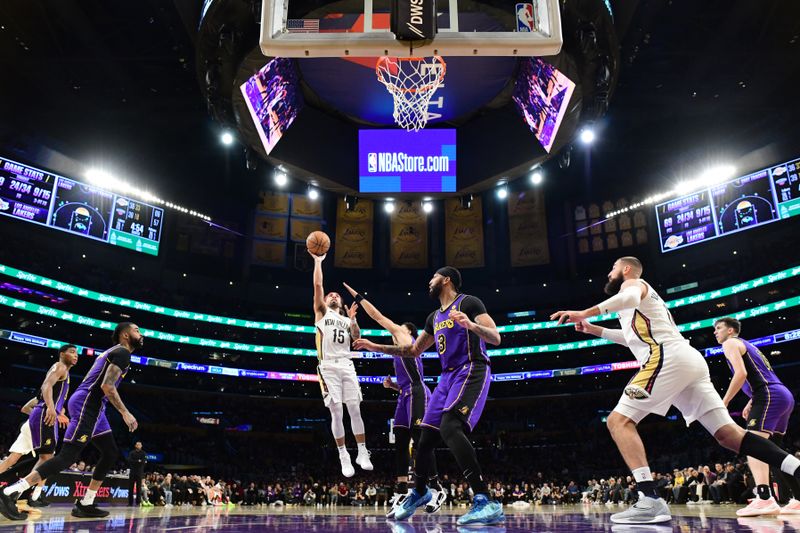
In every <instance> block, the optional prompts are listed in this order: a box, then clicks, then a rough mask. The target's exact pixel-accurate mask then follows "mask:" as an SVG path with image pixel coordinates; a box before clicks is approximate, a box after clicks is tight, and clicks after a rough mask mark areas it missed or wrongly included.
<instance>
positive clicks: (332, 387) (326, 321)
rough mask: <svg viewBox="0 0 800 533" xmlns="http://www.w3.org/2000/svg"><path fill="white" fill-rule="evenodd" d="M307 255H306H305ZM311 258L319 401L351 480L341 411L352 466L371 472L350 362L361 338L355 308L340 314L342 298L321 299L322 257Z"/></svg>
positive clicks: (357, 388)
mask: <svg viewBox="0 0 800 533" xmlns="http://www.w3.org/2000/svg"><path fill="white" fill-rule="evenodd" d="M309 253H310V252H309ZM311 257H313V258H314V325H315V326H316V328H317V357H318V358H319V365H318V366H317V374H318V375H319V384H320V387H321V388H322V399H323V401H324V402H325V407H327V408H328V409H329V410H330V412H331V430H332V431H333V438H334V440H335V441H336V446H337V447H338V448H339V461H341V463H342V474H343V475H344V476H345V477H352V476H353V475H354V474H355V469H354V468H353V463H352V462H351V461H350V454H349V453H348V452H347V448H346V447H345V439H344V407H343V406H345V405H346V406H347V413H348V414H349V415H350V427H351V428H352V429H353V435H354V436H355V438H356V443H357V444H358V456H357V457H356V464H358V466H360V467H361V468H363V469H364V470H372V468H373V467H372V462H371V461H370V459H369V451H367V444H366V442H367V439H366V435H364V421H363V420H362V419H361V387H360V386H359V384H358V376H357V375H356V369H355V367H354V366H353V361H352V360H351V358H352V356H353V352H352V350H351V347H352V344H353V341H354V340H355V339H358V338H359V337H361V330H360V329H359V327H358V322H356V311H357V310H358V304H357V303H354V304H353V305H352V306H350V307H347V306H345V307H344V309H345V311H346V313H343V312H342V297H341V296H340V295H339V293H336V292H331V293H328V294H327V295H325V289H324V288H323V286H322V262H323V261H324V260H325V256H324V255H321V256H316V255H314V254H311Z"/></svg>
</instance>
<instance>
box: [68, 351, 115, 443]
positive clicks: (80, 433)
mask: <svg viewBox="0 0 800 533" xmlns="http://www.w3.org/2000/svg"><path fill="white" fill-rule="evenodd" d="M130 364H131V352H129V351H128V349H127V348H125V347H124V346H122V345H119V344H118V345H116V346H114V347H112V348H109V349H108V350H106V351H105V352H103V353H102V354H100V355H99V356H98V357H97V359H96V360H95V362H94V364H93V365H92V368H91V369H90V370H89V373H88V374H86V377H85V378H83V381H82V382H81V384H80V385H78V388H77V389H76V390H75V393H74V394H73V395H72V397H71V398H70V399H69V402H68V404H67V405H68V407H69V416H70V420H69V426H67V432H66V433H65V434H64V442H78V443H81V444H85V443H86V442H88V441H90V440H91V439H93V438H95V437H97V436H98V435H102V434H104V433H109V432H111V426H110V425H109V424H108V419H107V418H106V404H107V403H108V398H106V395H105V393H104V392H103V389H102V384H103V378H104V377H105V375H106V370H107V369H108V366H109V365H116V366H118V367H119V368H120V369H122V375H120V377H119V379H117V382H116V383H115V384H114V385H115V386H117V387H119V384H120V382H121V381H122V379H123V378H124V377H125V374H127V373H128V368H129V367H130Z"/></svg>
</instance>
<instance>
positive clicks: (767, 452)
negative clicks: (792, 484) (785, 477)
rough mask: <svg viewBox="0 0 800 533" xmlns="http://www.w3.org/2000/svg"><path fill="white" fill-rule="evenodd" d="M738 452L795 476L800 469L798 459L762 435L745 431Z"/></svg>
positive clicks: (799, 460)
mask: <svg viewBox="0 0 800 533" xmlns="http://www.w3.org/2000/svg"><path fill="white" fill-rule="evenodd" d="M739 453H741V454H743V455H747V456H749V457H755V458H756V459H758V460H759V461H761V462H762V463H767V464H768V465H770V466H774V467H780V469H781V471H782V472H786V473H787V474H790V475H793V476H797V475H798V473H800V472H798V469H800V459H798V458H797V457H794V456H793V455H790V454H789V453H787V452H785V451H784V450H781V449H780V447H779V446H777V445H776V444H775V443H774V442H770V441H768V440H767V439H765V438H764V437H761V436H759V435H755V434H753V433H751V432H750V431H747V432H746V433H745V434H744V438H742V445H741V446H740V447H739Z"/></svg>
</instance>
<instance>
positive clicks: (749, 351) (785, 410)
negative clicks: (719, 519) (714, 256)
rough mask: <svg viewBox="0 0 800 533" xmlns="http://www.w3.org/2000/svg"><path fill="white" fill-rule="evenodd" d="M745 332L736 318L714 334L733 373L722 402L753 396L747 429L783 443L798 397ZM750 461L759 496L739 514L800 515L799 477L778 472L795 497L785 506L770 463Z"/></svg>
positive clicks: (746, 415) (747, 409) (721, 323)
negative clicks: (772, 486) (776, 493)
mask: <svg viewBox="0 0 800 533" xmlns="http://www.w3.org/2000/svg"><path fill="white" fill-rule="evenodd" d="M741 331H742V323H741V322H739V321H738V320H736V319H735V318H732V317H725V318H720V319H719V320H717V321H716V322H715V323H714V336H715V337H716V338H717V342H719V343H720V344H721V345H722V351H723V352H724V353H725V358H726V359H727V361H728V366H729V367H730V368H731V371H732V372H733V378H732V379H731V383H730V385H728V391H727V392H726V393H725V397H724V398H722V402H723V403H724V404H725V406H726V407H727V406H728V404H729V403H730V401H731V400H733V398H734V397H735V396H736V394H738V393H739V391H740V390H741V391H742V392H744V393H745V394H746V395H747V396H749V397H750V401H749V402H748V403H747V406H746V407H745V408H744V410H743V411H742V417H743V418H744V419H745V420H747V430H748V431H752V432H753V433H755V434H756V435H761V436H762V437H765V438H768V439H770V440H771V441H773V442H775V444H777V445H778V446H783V435H784V434H785V433H786V429H787V428H788V426H789V417H790V416H791V415H792V411H793V410H794V397H793V396H792V393H791V392H789V389H787V388H786V387H785V386H784V384H783V383H781V380H780V379H778V376H776V375H775V372H774V371H773V370H772V365H770V364H769V360H768V359H767V358H766V356H765V355H764V354H763V353H761V350H759V349H758V348H757V347H755V346H753V345H752V344H751V343H749V342H748V341H746V340H744V339H740V338H739V333H741ZM747 464H748V466H749V467H750V471H751V472H752V473H753V479H754V480H755V483H756V495H757V496H758V497H757V498H754V499H753V501H752V502H751V503H750V505H748V506H747V507H745V508H744V509H739V510H738V511H736V514H737V515H738V516H760V515H772V514H778V513H780V514H784V515H787V514H800V501H798V500H800V483H798V481H797V479H795V478H794V477H792V476H788V475H786V474H784V473H783V472H780V471H778V472H776V473H777V474H778V475H780V476H781V478H782V479H783V482H784V484H785V485H786V486H788V487H789V488H790V490H791V491H792V496H793V497H792V499H791V500H790V501H789V504H788V505H787V506H786V507H784V508H783V509H781V507H780V506H779V505H778V502H776V501H775V499H774V498H773V497H772V494H771V493H770V490H769V465H768V464H767V463H765V462H763V461H759V460H758V459H756V458H754V457H748V458H747Z"/></svg>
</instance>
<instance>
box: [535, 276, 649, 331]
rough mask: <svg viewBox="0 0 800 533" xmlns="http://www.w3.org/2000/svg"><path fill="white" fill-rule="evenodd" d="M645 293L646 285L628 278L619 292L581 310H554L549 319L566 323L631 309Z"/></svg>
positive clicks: (639, 301)
mask: <svg viewBox="0 0 800 533" xmlns="http://www.w3.org/2000/svg"><path fill="white" fill-rule="evenodd" d="M646 295H647V285H645V284H644V283H642V282H641V280H638V279H629V280H627V281H625V282H624V283H623V284H622V287H621V288H620V290H619V292H618V293H617V294H615V295H614V296H612V297H611V298H608V299H607V300H604V301H602V302H600V303H599V304H597V305H595V306H594V307H589V308H588V309H584V310H583V311H556V312H555V313H553V314H552V315H550V320H555V321H557V322H558V324H559V325H561V324H567V323H577V322H581V321H583V320H586V319H587V318H591V317H593V316H598V315H603V314H608V313H613V312H616V311H622V310H623V309H632V308H634V307H638V306H639V304H640V303H641V302H642V299H643V298H644V297H645V296H646Z"/></svg>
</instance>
